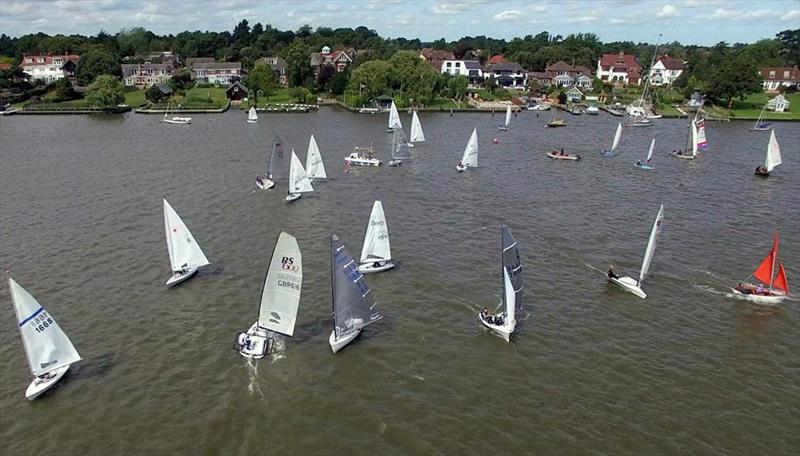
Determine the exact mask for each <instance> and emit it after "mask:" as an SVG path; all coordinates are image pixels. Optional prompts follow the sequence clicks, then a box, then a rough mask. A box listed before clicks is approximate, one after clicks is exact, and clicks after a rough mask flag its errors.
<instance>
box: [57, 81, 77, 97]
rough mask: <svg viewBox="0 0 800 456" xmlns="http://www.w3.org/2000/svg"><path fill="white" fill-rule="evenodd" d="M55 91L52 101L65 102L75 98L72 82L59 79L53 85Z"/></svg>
mask: <svg viewBox="0 0 800 456" xmlns="http://www.w3.org/2000/svg"><path fill="white" fill-rule="evenodd" d="M54 86H55V89H56V96H55V98H54V101H66V100H72V99H73V98H77V94H76V93H75V90H73V89H72V82H71V81H70V80H69V79H67V78H61V79H59V80H57V81H56V82H55V84H54Z"/></svg>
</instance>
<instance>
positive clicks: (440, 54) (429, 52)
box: [419, 48, 456, 71]
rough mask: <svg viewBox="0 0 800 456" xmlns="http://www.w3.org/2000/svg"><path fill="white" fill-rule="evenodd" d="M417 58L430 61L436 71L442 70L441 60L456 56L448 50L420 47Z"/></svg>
mask: <svg viewBox="0 0 800 456" xmlns="http://www.w3.org/2000/svg"><path fill="white" fill-rule="evenodd" d="M419 58H420V59H422V60H424V61H426V62H428V63H430V64H431V66H432V67H433V68H434V69H436V71H441V70H442V62H444V61H445V60H453V59H455V58H456V56H455V55H453V53H452V52H450V51H443V50H441V49H434V48H422V49H420V51H419Z"/></svg>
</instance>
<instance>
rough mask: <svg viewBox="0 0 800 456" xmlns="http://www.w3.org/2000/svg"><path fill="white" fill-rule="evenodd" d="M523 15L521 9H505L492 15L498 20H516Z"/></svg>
mask: <svg viewBox="0 0 800 456" xmlns="http://www.w3.org/2000/svg"><path fill="white" fill-rule="evenodd" d="M521 17H522V11H520V10H505V11H500V12H499V13H497V14H495V15H494V16H492V19H494V20H495V21H497V22H508V21H516V20H519V19H520V18H521Z"/></svg>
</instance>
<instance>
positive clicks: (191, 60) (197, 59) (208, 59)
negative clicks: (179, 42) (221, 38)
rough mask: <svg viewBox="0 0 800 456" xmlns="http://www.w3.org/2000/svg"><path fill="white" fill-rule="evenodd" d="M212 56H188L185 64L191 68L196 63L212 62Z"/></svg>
mask: <svg viewBox="0 0 800 456" xmlns="http://www.w3.org/2000/svg"><path fill="white" fill-rule="evenodd" d="M214 62H216V59H214V57H189V58H188V59H186V66H187V67H189V68H192V67H193V66H194V64H196V63H214Z"/></svg>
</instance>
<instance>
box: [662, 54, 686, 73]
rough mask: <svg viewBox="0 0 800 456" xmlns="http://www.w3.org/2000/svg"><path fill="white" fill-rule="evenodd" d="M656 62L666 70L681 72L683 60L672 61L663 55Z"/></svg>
mask: <svg viewBox="0 0 800 456" xmlns="http://www.w3.org/2000/svg"><path fill="white" fill-rule="evenodd" d="M658 61H659V62H661V64H662V65H664V68H666V69H667V70H682V69H683V60H678V59H673V58H672V57H670V56H668V55H666V54H664V55H662V56H661V57H659V58H658Z"/></svg>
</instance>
